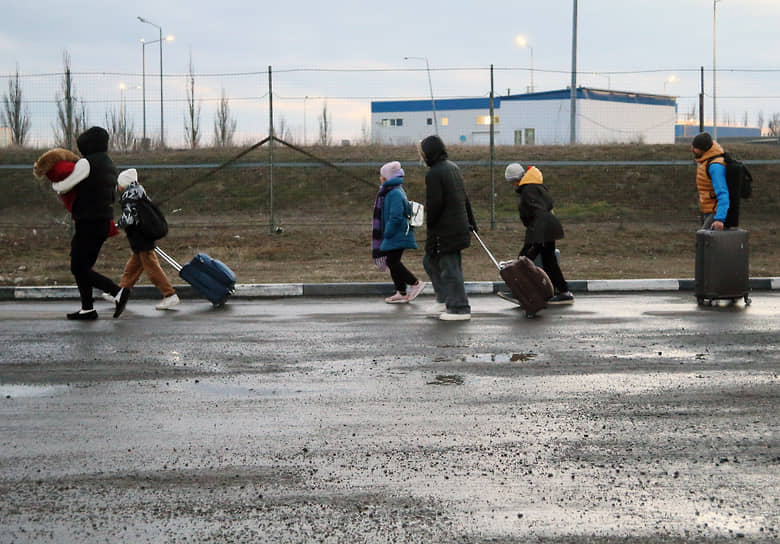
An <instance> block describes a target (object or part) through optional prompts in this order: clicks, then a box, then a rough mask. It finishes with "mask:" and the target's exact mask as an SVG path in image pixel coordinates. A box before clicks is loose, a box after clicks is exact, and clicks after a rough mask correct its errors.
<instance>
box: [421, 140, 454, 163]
mask: <svg viewBox="0 0 780 544" xmlns="http://www.w3.org/2000/svg"><path fill="white" fill-rule="evenodd" d="M417 152H418V153H419V154H420V158H421V159H422V160H423V162H425V164H427V165H428V166H433V165H434V164H436V163H437V162H441V161H443V160H446V159H447V158H448V156H447V148H446V147H444V142H443V141H442V139H441V138H439V137H438V136H436V135H433V136H428V137H427V138H424V139H422V140H420V141H419V142H418V143H417Z"/></svg>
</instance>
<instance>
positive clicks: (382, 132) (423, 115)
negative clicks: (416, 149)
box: [371, 109, 499, 145]
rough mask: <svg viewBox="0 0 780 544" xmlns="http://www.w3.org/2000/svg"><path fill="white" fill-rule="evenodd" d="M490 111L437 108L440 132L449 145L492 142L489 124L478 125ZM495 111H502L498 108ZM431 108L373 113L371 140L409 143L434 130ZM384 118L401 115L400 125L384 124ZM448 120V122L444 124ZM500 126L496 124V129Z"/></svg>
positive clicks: (393, 117) (400, 143)
mask: <svg viewBox="0 0 780 544" xmlns="http://www.w3.org/2000/svg"><path fill="white" fill-rule="evenodd" d="M487 115H489V111H488V110H481V109H480V110H441V111H439V110H436V120H437V121H438V125H439V131H438V133H439V136H440V137H441V139H442V140H443V141H444V143H445V144H447V145H456V144H462V145H487V144H488V143H490V126H489V125H478V124H477V118H478V117H480V116H487ZM494 115H499V110H497V109H496V110H495V112H494ZM432 118H433V114H432V112H430V111H428V112H408V111H407V112H381V113H372V114H371V128H372V140H373V141H374V143H382V144H390V145H410V144H415V143H416V142H418V141H419V140H421V139H423V138H425V137H426V136H430V135H431V134H435V133H436V130H435V129H434V127H433V125H432V124H431V125H428V124H427V120H428V119H432ZM383 119H402V120H403V122H402V124H401V126H384V125H383V123H382V120H383ZM445 122H446V124H445ZM498 129H499V127H498V126H496V131H498Z"/></svg>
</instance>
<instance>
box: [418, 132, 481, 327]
mask: <svg viewBox="0 0 780 544" xmlns="http://www.w3.org/2000/svg"><path fill="white" fill-rule="evenodd" d="M417 151H418V152H419V154H420V158H421V159H422V160H423V161H424V162H425V164H427V165H428V166H429V167H430V168H429V170H428V172H427V173H426V174H425V211H426V214H427V218H426V228H427V236H428V238H427V239H426V241H425V256H424V257H423V266H424V267H425V271H426V272H427V273H428V276H430V278H431V283H432V284H433V289H434V291H435V292H436V304H435V305H434V308H433V311H435V312H437V313H440V315H439V319H442V320H444V321H462V320H468V319H471V306H470V305H469V299H468V297H467V296H466V287H465V285H464V283H463V266H462V263H461V256H460V252H461V250H463V249H466V248H467V247H469V246H470V245H471V231H472V230H475V231H476V230H477V224H476V222H475V220H474V214H473V213H472V211H471V204H470V202H469V198H468V196H467V195H466V189H465V187H464V185H463V177H462V176H461V173H460V169H459V168H458V166H457V165H456V164H455V163H454V162H452V161H450V160H449V159H448V156H447V149H446V148H445V147H444V142H442V140H441V138H439V137H438V136H428V137H427V138H425V139H423V140H421V141H420V142H419V143H418V144H417Z"/></svg>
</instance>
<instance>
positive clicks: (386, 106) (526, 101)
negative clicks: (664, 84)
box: [371, 87, 677, 145]
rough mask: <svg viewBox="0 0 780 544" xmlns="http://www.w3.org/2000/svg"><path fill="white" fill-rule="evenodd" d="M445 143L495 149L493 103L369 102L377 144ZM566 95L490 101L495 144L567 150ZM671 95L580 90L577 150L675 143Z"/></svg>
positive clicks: (459, 100) (557, 93) (479, 100)
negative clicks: (595, 146)
mask: <svg viewBox="0 0 780 544" xmlns="http://www.w3.org/2000/svg"><path fill="white" fill-rule="evenodd" d="M434 106H435V110H436V111H435V117H436V121H437V125H438V127H437V128H438V134H439V136H441V138H442V139H443V140H444V142H445V143H446V144H449V145H452V144H464V145H488V144H489V143H490V99H489V98H449V99H439V100H435V102H434V101H433V100H393V101H375V102H371V137H372V140H373V141H374V142H375V143H382V144H390V145H409V144H412V143H414V142H416V141H418V140H420V139H421V138H424V137H426V136H429V135H431V134H434V133H436V132H437V130H436V129H434V126H433V123H434ZM570 107H571V93H570V91H569V89H562V90H559V91H546V92H537V93H528V94H516V95H505V96H497V97H494V98H493V117H494V141H495V144H496V145H565V144H568V143H569V141H570V138H571V129H570V118H571V109H570ZM676 121H677V100H676V99H675V97H673V96H666V95H654V94H642V93H632V92H624V91H612V90H603V89H591V88H586V87H579V88H577V96H576V121H575V122H576V127H575V129H576V132H575V134H576V140H577V143H579V144H615V143H646V144H672V143H674V140H675V124H676Z"/></svg>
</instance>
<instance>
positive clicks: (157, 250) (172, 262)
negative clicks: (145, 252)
mask: <svg viewBox="0 0 780 544" xmlns="http://www.w3.org/2000/svg"><path fill="white" fill-rule="evenodd" d="M154 252H155V253H157V255H159V256H160V257H162V259H163V260H164V261H165V262H166V263H168V264H169V265H171V266H172V267H173V268H174V269H176V272H181V265H180V264H179V263H177V262H176V261H175V260H174V258H173V257H171V256H170V255H168V254H167V253H165V252H164V251H163V250H162V249H160V248H159V247H157V246H155V247H154Z"/></svg>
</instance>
